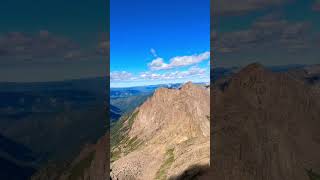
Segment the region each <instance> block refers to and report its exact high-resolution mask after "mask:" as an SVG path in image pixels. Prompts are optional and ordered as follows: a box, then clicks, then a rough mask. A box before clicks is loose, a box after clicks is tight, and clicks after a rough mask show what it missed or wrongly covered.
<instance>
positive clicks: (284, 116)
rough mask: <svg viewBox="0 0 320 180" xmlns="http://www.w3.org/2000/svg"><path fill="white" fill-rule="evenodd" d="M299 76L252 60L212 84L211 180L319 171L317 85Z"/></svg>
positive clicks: (292, 178)
mask: <svg viewBox="0 0 320 180" xmlns="http://www.w3.org/2000/svg"><path fill="white" fill-rule="evenodd" d="M296 75H298V74H296ZM300 79H303V78H296V77H293V76H292V74H290V73H275V72H271V71H268V70H266V69H265V68H264V67H263V66H262V65H260V64H251V65H249V66H247V67H245V68H244V69H242V70H241V71H240V72H238V73H236V74H234V75H233V76H231V77H230V78H226V79H225V80H224V81H220V82H219V83H217V84H214V85H213V90H212V98H213V99H214V100H213V104H212V106H213V107H214V111H213V117H212V118H213V124H212V127H213V129H212V130H211V137H212V143H213V145H212V154H213V156H212V159H211V160H212V161H213V162H214V164H213V169H212V171H211V172H212V175H211V176H210V177H211V179H219V180H220V179H223V180H234V179H237V180H280V179H283V180H309V177H310V178H311V177H314V176H315V175H314V173H318V174H319V172H320V169H319V168H320V156H319V152H320V133H319V132H320V131H319V126H320V111H319V109H320V103H319V102H320V96H319V89H318V88H315V87H313V86H312V85H310V84H308V83H307V82H305V81H303V80H300ZM311 179H313V178H311Z"/></svg>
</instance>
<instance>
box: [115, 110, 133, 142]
mask: <svg viewBox="0 0 320 180" xmlns="http://www.w3.org/2000/svg"><path fill="white" fill-rule="evenodd" d="M138 113H139V111H136V112H134V113H133V114H131V116H128V115H125V116H123V117H121V118H120V120H119V121H118V122H117V123H116V124H115V125H114V126H113V127H112V129H111V142H110V143H111V147H116V146H117V145H119V144H120V142H121V141H123V139H124V138H125V137H127V133H128V131H129V130H130V129H131V126H132V124H133V122H134V119H135V118H136V116H137V114H138ZM126 122H127V123H128V125H126V124H125V123H126Z"/></svg>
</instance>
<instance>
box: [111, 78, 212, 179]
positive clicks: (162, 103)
mask: <svg viewBox="0 0 320 180" xmlns="http://www.w3.org/2000/svg"><path fill="white" fill-rule="evenodd" d="M209 109H210V92H209V89H208V88H206V87H203V86H200V85H195V84H192V83H190V82H189V83H186V84H184V85H183V86H182V87H181V88H180V89H167V88H159V89H157V90H156V91H155V92H154V94H153V96H152V97H150V98H149V99H147V100H146V101H145V102H144V103H143V104H142V105H141V106H140V107H139V108H137V109H136V110H135V111H134V112H133V113H132V115H130V116H128V117H127V118H125V119H124V120H123V121H120V123H122V127H119V128H118V132H121V136H119V134H117V135H115V134H111V136H112V138H113V139H117V142H116V143H114V145H113V147H112V150H111V151H112V161H113V162H112V164H111V178H112V179H125V180H129V179H142V180H150V179H168V178H172V179H174V178H175V177H177V176H179V175H181V174H183V173H184V172H185V171H186V170H187V169H188V168H190V167H192V166H195V165H198V166H208V165H209V160H210V110H209ZM193 173H197V172H193Z"/></svg>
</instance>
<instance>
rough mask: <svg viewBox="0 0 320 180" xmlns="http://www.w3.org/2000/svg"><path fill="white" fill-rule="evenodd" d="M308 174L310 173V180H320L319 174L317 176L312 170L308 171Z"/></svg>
mask: <svg viewBox="0 0 320 180" xmlns="http://www.w3.org/2000/svg"><path fill="white" fill-rule="evenodd" d="M306 171H307V173H308V176H309V178H310V180H320V175H319V174H316V173H314V172H313V171H312V169H310V170H306Z"/></svg>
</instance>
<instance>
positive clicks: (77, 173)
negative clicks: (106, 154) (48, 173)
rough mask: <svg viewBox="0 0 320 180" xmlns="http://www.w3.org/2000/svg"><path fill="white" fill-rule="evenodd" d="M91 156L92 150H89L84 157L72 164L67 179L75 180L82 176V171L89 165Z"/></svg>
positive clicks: (92, 154)
mask: <svg viewBox="0 0 320 180" xmlns="http://www.w3.org/2000/svg"><path fill="white" fill-rule="evenodd" d="M93 158H94V152H91V153H90V154H89V155H88V156H87V157H86V158H84V159H82V160H81V161H80V162H79V163H77V164H76V165H75V166H73V167H72V169H71V171H70V172H71V174H70V176H69V180H76V179H79V177H81V176H83V173H84V171H85V170H86V169H87V168H89V167H90V165H91V161H92V160H93Z"/></svg>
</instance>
